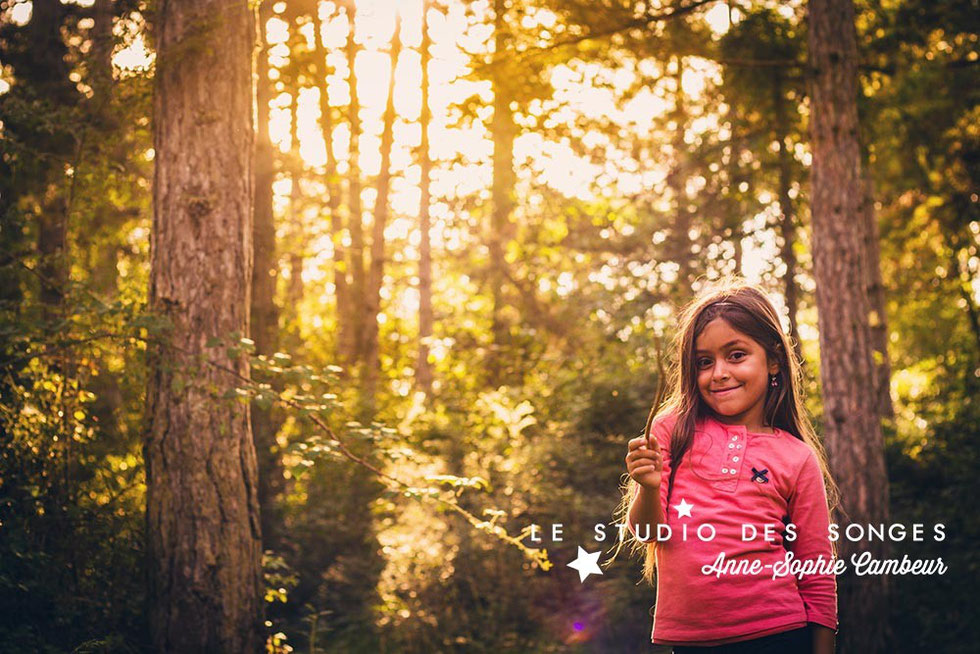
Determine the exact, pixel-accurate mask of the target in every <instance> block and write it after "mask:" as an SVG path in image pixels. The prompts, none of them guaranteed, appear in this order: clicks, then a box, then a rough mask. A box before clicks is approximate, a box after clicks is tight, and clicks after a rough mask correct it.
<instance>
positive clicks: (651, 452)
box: [626, 436, 664, 490]
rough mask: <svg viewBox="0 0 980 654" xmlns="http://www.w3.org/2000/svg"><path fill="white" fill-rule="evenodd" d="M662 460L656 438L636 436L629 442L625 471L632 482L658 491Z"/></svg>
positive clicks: (662, 465)
mask: <svg viewBox="0 0 980 654" xmlns="http://www.w3.org/2000/svg"><path fill="white" fill-rule="evenodd" d="M663 467H664V460H663V456H662V455H661V453H660V443H658V442H657V439H656V438H650V437H649V436H637V437H636V438H634V439H632V440H631V441H630V442H629V453H628V454H627V455H626V470H627V471H628V472H629V475H630V477H632V478H633V481H635V482H636V483H638V484H639V485H640V486H643V487H644V488H647V489H650V490H659V489H660V481H661V477H662V475H661V472H662V471H663Z"/></svg>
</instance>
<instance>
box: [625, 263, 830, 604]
mask: <svg viewBox="0 0 980 654" xmlns="http://www.w3.org/2000/svg"><path fill="white" fill-rule="evenodd" d="M715 318H722V319H724V320H725V321H726V322H728V323H729V324H730V325H731V326H732V328H733V329H735V330H737V331H740V332H742V333H743V334H745V335H746V336H749V337H750V338H752V339H753V340H754V341H755V342H757V343H758V344H759V345H760V346H761V347H762V348H763V349H764V350H765V351H766V356H767V357H768V359H769V360H770V361H776V362H778V364H779V372H778V373H776V377H777V380H778V385H777V386H775V387H772V386H768V385H767V387H766V388H767V391H766V399H765V404H764V407H763V423H764V424H765V425H767V426H770V427H778V428H779V429H782V430H783V431H786V432H788V433H789V434H792V435H793V436H795V437H796V438H798V439H800V440H801V441H803V442H804V443H806V444H807V445H809V446H810V448H811V449H812V450H813V452H814V454H815V455H816V457H817V461H818V463H819V464H820V470H821V472H822V473H823V478H824V485H825V486H826V489H827V511H828V514H829V513H830V512H832V511H833V509H834V507H836V506H837V504H838V501H839V497H840V494H839V491H838V489H837V485H836V484H835V483H834V480H833V478H832V477H831V475H830V468H829V466H828V464H827V455H826V452H825V451H824V448H823V444H822V443H821V441H820V438H819V437H818V436H817V434H816V432H815V431H814V429H813V425H812V424H811V423H810V419H809V417H808V416H807V413H806V408H805V405H804V402H803V372H802V367H801V365H800V362H799V361H798V360H797V359H796V354H795V350H794V349H793V346H792V343H791V341H790V338H789V337H788V336H787V335H786V333H785V332H783V329H782V326H781V325H780V322H779V315H778V314H777V313H776V309H775V308H774V307H773V306H772V303H771V302H770V301H769V298H768V297H766V294H765V293H764V292H763V291H762V290H761V289H760V288H758V287H757V286H755V285H753V284H750V283H748V282H746V281H745V280H744V279H742V278H741V277H738V276H729V277H726V278H723V279H722V280H720V281H718V282H714V283H712V284H711V285H710V286H708V287H707V288H705V289H704V290H703V291H701V293H699V294H698V296H697V297H695V298H694V299H693V300H692V301H691V302H689V303H688V304H687V305H686V306H685V307H684V308H683V310H682V311H681V314H680V316H679V321H678V328H677V332H676V334H675V335H674V347H673V350H674V353H675V358H674V360H673V361H672V362H671V365H670V374H669V382H668V383H669V387H670V394H669V396H668V397H667V399H666V400H665V401H663V402H662V403H661V398H660V395H662V393H661V392H660V391H659V390H658V394H657V395H658V397H657V400H656V401H655V402H654V405H653V407H651V409H650V413H649V415H648V416H647V423H646V429H645V431H644V432H643V433H644V434H649V433H650V427H651V425H652V424H653V423H654V421H655V420H656V419H657V418H660V417H661V416H666V415H670V414H674V415H676V416H677V421H676V423H675V424H674V428H673V430H672V432H671V436H670V474H669V476H668V478H667V480H666V482H665V483H667V504H668V506H669V504H670V494H671V491H672V490H673V486H674V476H675V475H676V473H677V469H678V468H679V467H680V465H681V461H682V460H683V458H684V454H685V453H686V452H687V450H688V448H690V446H691V441H692V439H693V437H694V428H695V425H696V424H697V423H698V422H699V421H700V420H701V419H702V418H705V417H707V416H710V415H712V412H711V409H710V408H709V407H708V406H707V405H706V404H705V402H704V399H703V398H702V397H701V393H700V391H699V390H698V380H697V368H696V358H695V356H694V344H695V341H696V340H697V338H698V336H699V335H700V334H701V332H702V331H703V330H704V328H705V327H706V326H707V325H708V323H710V322H711V321H712V320H714V319H715ZM662 483H664V482H662ZM636 487H637V483H636V481H634V480H633V479H632V478H630V477H627V482H626V486H625V487H623V489H622V490H623V499H622V501H621V502H620V504H619V506H618V507H617V509H616V512H615V515H616V517H617V519H618V520H619V521H620V522H623V521H625V520H627V519H628V518H629V515H628V513H629V507H630V504H631V503H632V499H633V495H634V493H635V491H636ZM666 508H667V507H664V510H666ZM652 536H653V534H651V539H650V540H649V541H648V542H643V541H640V540H638V539H636V538H635V537H634V536H633V535H632V534H631V533H630V532H629V531H628V530H627V531H626V532H625V534H624V538H628V540H630V541H631V542H632V549H631V553H634V552H636V551H637V550H641V551H642V552H643V559H644V560H643V578H644V579H646V580H647V582H648V583H650V584H651V585H652V584H653V583H654V573H655V567H656V556H655V554H656V539H655V538H653V537H652ZM621 545H622V541H620V545H619V546H621ZM619 546H617V548H616V552H618V551H619ZM613 558H615V555H614V557H613Z"/></svg>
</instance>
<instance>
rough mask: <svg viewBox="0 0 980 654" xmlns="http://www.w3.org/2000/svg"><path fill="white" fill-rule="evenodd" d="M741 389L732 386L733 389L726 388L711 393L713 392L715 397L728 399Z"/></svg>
mask: <svg viewBox="0 0 980 654" xmlns="http://www.w3.org/2000/svg"><path fill="white" fill-rule="evenodd" d="M740 388H741V386H732V387H731V388H726V389H724V390H720V391H711V392H712V393H714V395H715V397H726V396H728V395H731V394H732V392H733V391H737V390H738V389H740Z"/></svg>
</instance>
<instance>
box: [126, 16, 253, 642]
mask: <svg viewBox="0 0 980 654" xmlns="http://www.w3.org/2000/svg"><path fill="white" fill-rule="evenodd" d="M253 22H254V20H253V14H252V12H251V11H250V10H249V8H248V3H247V2H245V0H240V1H238V2H232V3H228V2H215V1H213V0H211V1H207V0H194V1H191V0H169V1H168V2H165V3H162V4H161V5H159V10H158V13H157V15H156V20H155V23H154V27H155V31H156V33H155V41H156V45H157V70H156V79H155V84H156V88H155V95H154V129H153V136H154V138H153V146H154V150H155V152H156V173H155V180H154V191H153V231H152V235H151V240H150V246H151V273H150V307H151V310H152V311H154V312H156V313H159V314H161V315H163V316H164V317H166V318H167V319H168V320H169V321H170V323H171V325H172V331H170V332H168V333H167V334H166V335H165V336H164V337H163V338H165V339H166V340H165V341H164V342H163V343H161V344H154V345H153V346H152V347H151V349H150V352H149V354H150V358H149V364H150V365H149V370H150V376H149V385H148V389H147V415H146V419H147V428H146V435H145V441H144V457H145V461H146V477H147V479H146V482H147V507H146V520H147V554H148V576H149V603H150V607H149V624H150V632H151V637H152V642H153V648H154V649H155V650H156V651H160V652H205V651H206V652H257V651H260V650H261V649H262V642H263V638H262V596H261V593H260V589H261V554H262V552H261V538H260V526H259V513H258V512H259V506H258V497H257V471H256V460H255V448H254V447H253V444H252V434H251V430H250V427H249V407H248V405H247V404H241V403H237V402H226V401H222V400H220V399H219V398H217V397H216V396H215V394H214V390H217V391H218V394H220V393H221V392H222V391H228V390H231V389H233V388H235V387H236V386H237V384H238V382H239V380H237V379H236V375H234V374H231V373H230V372H228V370H223V369H231V370H232V371H234V372H235V373H237V375H241V376H245V377H247V376H248V374H249V366H248V360H247V359H246V358H245V357H244V356H235V357H229V356H228V354H227V352H226V350H225V348H220V347H219V348H208V347H206V343H207V341H208V340H209V339H210V338H212V337H227V336H228V335H229V334H230V333H232V332H235V331H238V332H240V333H246V332H247V329H248V307H249V301H250V292H251V288H250V286H251V278H252V242H251V239H252V201H253V197H252V191H253V189H252V183H253V180H252V146H253V143H252V137H253V134H252V95H251V92H252V48H253V45H254V43H255V31H254V25H253ZM208 44H212V45H214V46H215V47H207V46H208ZM218 46H220V47H218ZM199 357H206V358H207V359H208V360H209V361H210V362H213V363H214V364H215V365H208V364H205V363H200V362H199V361H198V360H197V359H198V358H199Z"/></svg>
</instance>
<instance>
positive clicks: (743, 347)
mask: <svg viewBox="0 0 980 654" xmlns="http://www.w3.org/2000/svg"><path fill="white" fill-rule="evenodd" d="M694 369H695V372H696V373H697V380H698V390H699V391H700V392H701V397H702V398H703V399H704V401H705V403H706V404H707V405H708V406H709V407H711V409H712V410H714V412H715V413H716V414H717V415H718V416H719V417H721V418H723V422H728V423H730V424H738V425H745V426H746V427H747V428H748V429H749V430H750V431H751V430H752V429H758V428H759V427H762V419H763V407H764V406H765V399H766V391H767V390H768V388H769V375H770V374H775V373H776V372H778V371H779V365H778V364H777V363H775V362H770V361H768V360H767V356H766V351H765V350H764V349H763V348H762V346H761V345H759V343H757V342H756V341H754V340H753V339H752V338H751V337H749V336H747V335H746V334H744V333H742V332H740V331H737V330H736V329H734V328H733V327H732V326H731V325H730V324H729V323H728V322H727V321H726V320H724V319H723V318H715V319H714V320H712V321H711V322H709V323H708V325H707V326H706V327H705V328H704V330H703V331H702V332H701V333H700V334H699V335H698V337H697V339H696V340H695V342H694Z"/></svg>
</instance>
